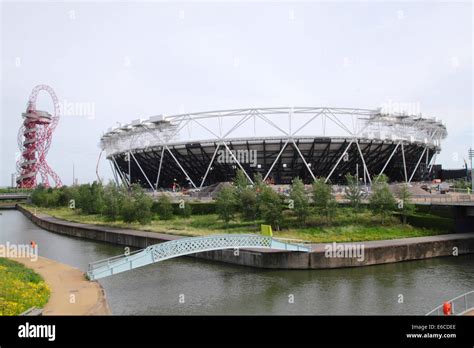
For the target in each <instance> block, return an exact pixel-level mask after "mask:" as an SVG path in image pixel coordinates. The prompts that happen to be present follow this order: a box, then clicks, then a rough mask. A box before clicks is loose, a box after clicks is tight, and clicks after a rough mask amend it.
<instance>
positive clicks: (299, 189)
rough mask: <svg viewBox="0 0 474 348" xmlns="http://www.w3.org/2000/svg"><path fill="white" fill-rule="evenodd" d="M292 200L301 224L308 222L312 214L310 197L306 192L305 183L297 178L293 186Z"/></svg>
mask: <svg viewBox="0 0 474 348" xmlns="http://www.w3.org/2000/svg"><path fill="white" fill-rule="evenodd" d="M290 199H291V200H292V201H293V211H294V213H295V215H296V217H297V219H298V221H299V223H300V224H302V225H303V224H304V223H305V222H306V218H307V217H308V216H309V214H310V209H309V197H308V195H307V194H306V192H305V189H304V184H303V181H301V179H300V178H295V179H294V180H293V184H292V185H291V192H290Z"/></svg>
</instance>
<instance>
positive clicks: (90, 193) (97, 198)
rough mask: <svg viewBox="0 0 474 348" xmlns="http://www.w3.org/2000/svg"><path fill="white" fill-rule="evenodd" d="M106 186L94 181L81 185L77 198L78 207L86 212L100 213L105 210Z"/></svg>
mask: <svg viewBox="0 0 474 348" xmlns="http://www.w3.org/2000/svg"><path fill="white" fill-rule="evenodd" d="M103 194H104V188H103V186H102V184H100V183H97V182H96V181H94V182H93V183H92V184H84V185H81V186H79V188H78V192H77V198H76V207H77V208H80V209H81V211H82V212H83V213H84V214H100V213H102V211H103V210H104V201H103Z"/></svg>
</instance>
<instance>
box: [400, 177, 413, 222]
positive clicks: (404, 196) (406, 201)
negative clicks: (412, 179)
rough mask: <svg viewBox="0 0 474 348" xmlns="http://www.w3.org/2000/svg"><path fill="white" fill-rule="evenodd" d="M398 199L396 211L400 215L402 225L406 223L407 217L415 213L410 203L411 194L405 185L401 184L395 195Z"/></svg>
mask: <svg viewBox="0 0 474 348" xmlns="http://www.w3.org/2000/svg"><path fill="white" fill-rule="evenodd" d="M397 197H398V199H399V203H398V210H399V211H400V215H401V216H402V222H403V223H404V224H406V223H407V216H408V215H411V214H413V212H414V211H415V205H414V204H413V203H411V193H410V190H409V189H408V185H407V184H403V185H402V187H401V188H400V191H399V192H398V194H397Z"/></svg>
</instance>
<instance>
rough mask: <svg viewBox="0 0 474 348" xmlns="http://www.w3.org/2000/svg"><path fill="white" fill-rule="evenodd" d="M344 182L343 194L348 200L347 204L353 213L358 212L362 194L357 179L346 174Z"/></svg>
mask: <svg viewBox="0 0 474 348" xmlns="http://www.w3.org/2000/svg"><path fill="white" fill-rule="evenodd" d="M346 182H347V188H346V192H345V198H346V199H348V200H349V204H350V205H351V207H352V209H354V211H359V209H360V204H361V201H362V192H361V190H360V186H359V180H358V179H357V177H355V176H353V175H351V174H349V173H348V174H347V175H346Z"/></svg>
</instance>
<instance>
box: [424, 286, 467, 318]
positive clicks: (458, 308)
mask: <svg viewBox="0 0 474 348" xmlns="http://www.w3.org/2000/svg"><path fill="white" fill-rule="evenodd" d="M446 302H448V303H450V304H451V314H452V315H463V314H465V313H467V312H469V311H471V310H474V290H473V291H469V292H466V293H465V294H462V295H460V296H458V297H455V298H453V299H451V300H449V301H446ZM446 302H445V303H446ZM443 306H444V303H443V304H441V305H439V306H438V307H436V308H435V309H433V310H432V311H430V312H428V313H427V314H426V315H445V314H444V312H443Z"/></svg>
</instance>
